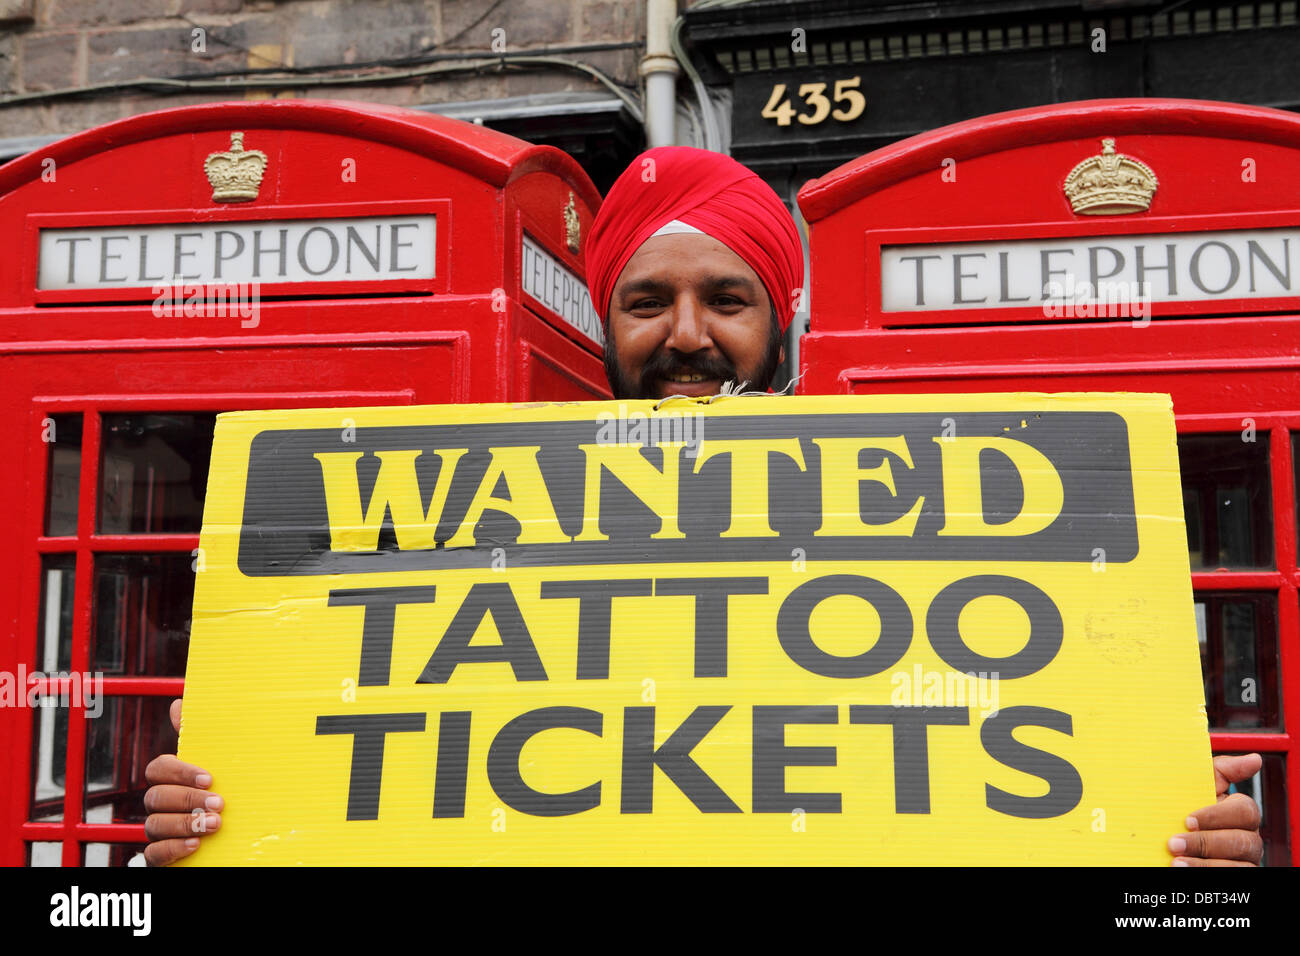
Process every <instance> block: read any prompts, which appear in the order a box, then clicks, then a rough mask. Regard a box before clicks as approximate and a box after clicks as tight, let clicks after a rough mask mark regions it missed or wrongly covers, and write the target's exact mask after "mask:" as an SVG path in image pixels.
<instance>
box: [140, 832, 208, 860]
mask: <svg viewBox="0 0 1300 956" xmlns="http://www.w3.org/2000/svg"><path fill="white" fill-rule="evenodd" d="M198 848H199V838H198V837H188V838H187V839H184V840H179V839H178V840H162V841H160V842H158V843H150V844H149V845H148V846H147V847H145V848H144V861H145V863H147V864H148V865H149V866H166V865H167V864H168V863H174V862H176V861H177V860H179V859H182V858H184V857H187V856H189V855H190V854H191V853H193V852H194V851H195V850H197V849H198Z"/></svg>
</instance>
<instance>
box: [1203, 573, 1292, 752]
mask: <svg viewBox="0 0 1300 956" xmlns="http://www.w3.org/2000/svg"><path fill="white" fill-rule="evenodd" d="M1196 600H1197V604H1196V624H1197V631H1198V635H1197V636H1198V638H1199V639H1200V642H1201V670H1202V675H1203V677H1204V680H1205V704H1206V710H1207V712H1208V714H1209V718H1210V726H1211V727H1212V728H1216V729H1225V730H1226V729H1234V730H1239V729H1242V728H1250V729H1253V730H1256V729H1266V728H1276V729H1281V726H1282V714H1281V708H1280V705H1279V701H1280V699H1281V698H1280V694H1279V691H1278V674H1277V598H1276V596H1275V595H1273V594H1260V593H1254V594H1252V593H1249V592H1246V593H1243V592H1219V591H1215V592H1199V593H1198V594H1197V595H1196Z"/></svg>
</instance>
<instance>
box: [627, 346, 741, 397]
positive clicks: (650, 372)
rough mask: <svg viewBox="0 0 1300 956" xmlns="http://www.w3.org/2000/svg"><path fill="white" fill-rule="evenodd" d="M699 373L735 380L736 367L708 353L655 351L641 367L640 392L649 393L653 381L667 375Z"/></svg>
mask: <svg viewBox="0 0 1300 956" xmlns="http://www.w3.org/2000/svg"><path fill="white" fill-rule="evenodd" d="M685 374H691V375H700V376H703V377H704V378H706V379H715V380H716V381H719V382H726V381H732V382H734V381H736V374H737V373H736V367H735V366H734V365H732V364H731V363H730V362H728V361H727V360H726V359H722V358H714V357H712V356H709V355H683V354H681V353H679V352H657V353H655V354H654V355H653V356H652V357H651V358H650V359H649V360H648V361H647V362H646V363H645V365H644V366H642V368H641V392H642V394H650V390H651V389H652V388H653V387H654V384H655V382H657V381H658V380H659V379H661V378H667V377H669V376H680V375H685Z"/></svg>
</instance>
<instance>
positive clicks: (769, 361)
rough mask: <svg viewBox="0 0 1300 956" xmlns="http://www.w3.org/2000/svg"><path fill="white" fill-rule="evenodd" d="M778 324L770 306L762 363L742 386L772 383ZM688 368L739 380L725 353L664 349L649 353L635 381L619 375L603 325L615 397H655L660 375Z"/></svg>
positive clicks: (608, 333)
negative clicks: (695, 353)
mask: <svg viewBox="0 0 1300 956" xmlns="http://www.w3.org/2000/svg"><path fill="white" fill-rule="evenodd" d="M781 340H782V335H781V325H780V323H779V322H778V321H777V318H776V310H775V309H773V310H772V321H771V325H770V326H769V327H768V338H767V351H766V353H765V354H764V355H763V361H762V364H760V365H759V367H758V368H757V369H755V371H754V372H753V374H752V377H749V378H748V379H747V380H748V382H749V384H748V385H746V386H745V388H746V390H752V391H759V392H765V391H767V390H768V388H769V387H770V386H771V384H772V377H773V376H774V375H775V374H776V369H777V366H778V365H780V364H781V344H782V343H781ZM681 372H692V373H694V374H696V375H702V376H703V377H704V378H706V379H717V380H718V381H719V382H727V381H731V382H735V383H736V384H740V381H741V377H740V373H739V372H738V371H737V370H736V367H735V366H734V365H732V364H731V362H730V361H729V360H728V359H726V358H725V357H721V356H720V357H718V358H716V359H715V358H710V357H708V356H703V355H683V354H681V353H679V352H665V351H663V350H660V351H658V352H656V353H655V354H654V355H652V356H650V358H649V360H647V362H646V363H645V365H644V367H642V369H641V377H640V380H639V381H635V382H634V381H632V380H631V379H629V378H627V377H626V376H624V375H623V370H622V369H621V368H620V367H619V364H618V352H617V349H616V348H615V347H614V335H613V327H612V326H606V334H605V377H606V378H607V379H608V380H609V388H610V391H612V392H613V393H614V397H615V398H621V399H649V398H656V397H657V396H656V395H655V394H654V387H655V385H656V384H657V383H658V382H659V380H660V379H661V378H663V377H664V376H665V375H668V374H671V373H681Z"/></svg>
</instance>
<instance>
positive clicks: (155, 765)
mask: <svg viewBox="0 0 1300 956" xmlns="http://www.w3.org/2000/svg"><path fill="white" fill-rule="evenodd" d="M144 778H145V779H146V780H148V781H149V782H150V783H177V784H181V785H182V786H186V787H198V788H200V789H202V790H206V789H207V788H208V787H210V786H212V774H210V773H208V772H207V771H206V770H204V769H203V768H202V767H196V766H194V764H192V763H185V762H184V761H183V760H180V759H179V758H177V756H176V755H175V754H163V755H162V756H159V757H154V758H153V760H150V761H149V766H147V767H145V768H144Z"/></svg>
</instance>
